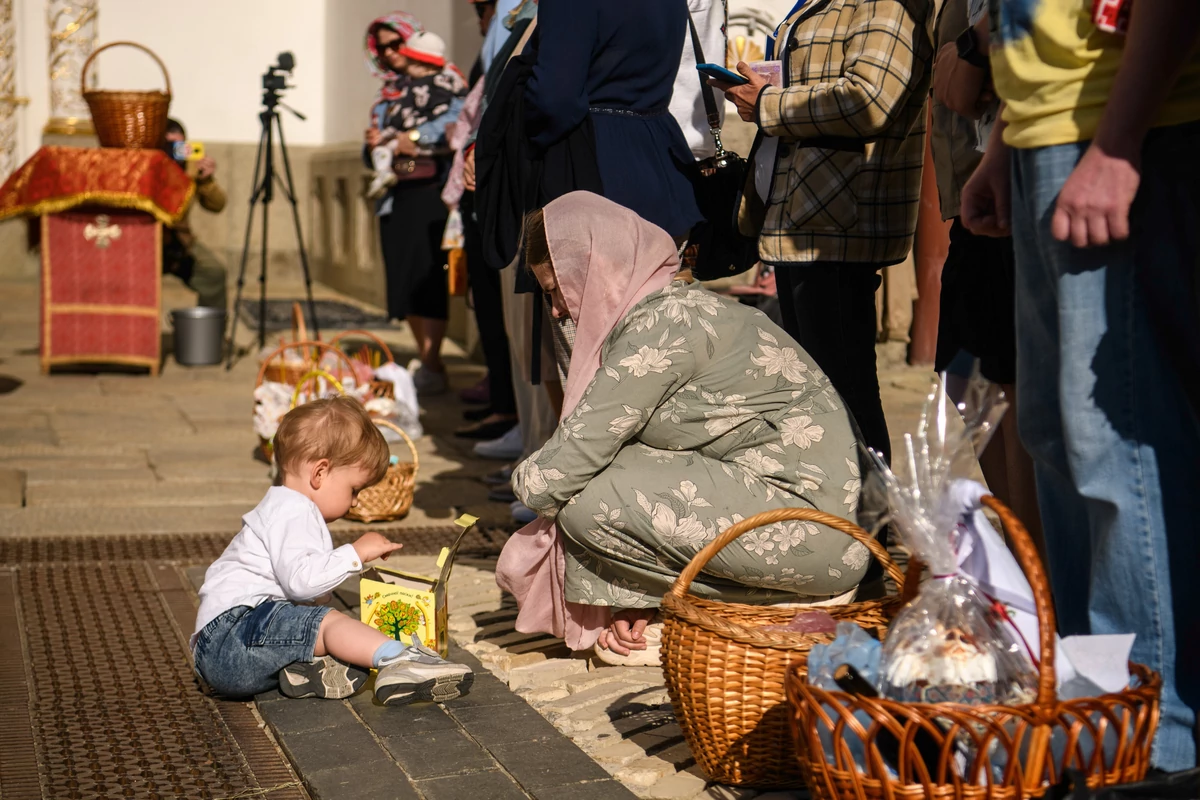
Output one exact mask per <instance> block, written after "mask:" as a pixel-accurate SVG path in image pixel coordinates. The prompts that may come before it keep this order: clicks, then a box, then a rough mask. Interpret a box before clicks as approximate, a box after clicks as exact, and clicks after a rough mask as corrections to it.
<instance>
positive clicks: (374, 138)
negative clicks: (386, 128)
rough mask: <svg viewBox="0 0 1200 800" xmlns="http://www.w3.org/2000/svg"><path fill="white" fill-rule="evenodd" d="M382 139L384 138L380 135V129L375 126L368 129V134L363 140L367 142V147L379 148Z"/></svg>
mask: <svg viewBox="0 0 1200 800" xmlns="http://www.w3.org/2000/svg"><path fill="white" fill-rule="evenodd" d="M381 138H382V136H381V135H380V133H379V128H376V127H375V126H374V125H372V126H371V127H369V128H367V132H366V133H365V134H364V135H363V139H364V140H365V141H366V143H367V147H371V148H374V147H378V146H379V140H380V139H381Z"/></svg>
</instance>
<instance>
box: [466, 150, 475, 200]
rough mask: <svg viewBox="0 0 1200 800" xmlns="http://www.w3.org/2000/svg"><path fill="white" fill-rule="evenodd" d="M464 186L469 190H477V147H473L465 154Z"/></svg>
mask: <svg viewBox="0 0 1200 800" xmlns="http://www.w3.org/2000/svg"><path fill="white" fill-rule="evenodd" d="M463 188H465V189H466V190H467V191H468V192H473V191H475V148H474V147H472V148H471V149H470V150H468V151H467V154H466V155H465V156H463Z"/></svg>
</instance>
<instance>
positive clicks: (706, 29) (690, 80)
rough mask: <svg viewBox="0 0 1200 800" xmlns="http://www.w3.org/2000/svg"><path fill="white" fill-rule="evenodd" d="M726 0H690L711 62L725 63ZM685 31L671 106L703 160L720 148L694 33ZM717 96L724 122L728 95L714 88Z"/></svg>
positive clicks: (697, 156) (692, 11)
mask: <svg viewBox="0 0 1200 800" xmlns="http://www.w3.org/2000/svg"><path fill="white" fill-rule="evenodd" d="M725 1H726V0H688V11H690V12H691V14H692V21H693V22H695V23H696V35H697V36H699V37H700V47H701V48H703V50H704V57H705V58H706V59H708V62H709V63H710V64H721V65H724V64H725V48H726V46H727V45H726V41H725ZM683 33H684V37H683V56H682V58H680V59H679V72H678V73H676V75H675V89H674V91H673V92H672V94H671V104H670V106H669V108H670V111H671V116H673V117H674V118H675V121H676V122H678V123H679V127H681V128H683V135H684V136H685V137H687V143H688V147H690V148H691V150H692V155H693V156H695V157H696V159H697V160H699V159H702V158H708V157H709V156H711V155H713V154H714V153H715V152H717V147H716V144H715V143H714V142H713V137H712V134H711V133H709V131H708V115H707V114H706V113H705V112H704V98H703V97H701V95H700V73H699V72H697V71H696V52H695V50H694V49H693V48H692V35H691V32H690V31H687V30H684V32H683ZM713 97H714V99H715V100H716V102H717V112H718V113H719V114H720V116H721V120H722V121H724V119H725V95H723V94H722V93H721V92H718V91H716V90H714V91H713Z"/></svg>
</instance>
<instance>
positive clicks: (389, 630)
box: [374, 600, 421, 641]
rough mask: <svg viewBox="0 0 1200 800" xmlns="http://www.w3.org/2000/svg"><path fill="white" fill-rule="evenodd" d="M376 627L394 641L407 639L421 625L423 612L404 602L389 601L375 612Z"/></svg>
mask: <svg viewBox="0 0 1200 800" xmlns="http://www.w3.org/2000/svg"><path fill="white" fill-rule="evenodd" d="M374 623H375V627H376V628H377V629H378V630H379V631H380V632H381V633H383V634H384V635H385V636H390V637H391V638H393V639H397V640H401V641H403V640H404V639H407V638H408V637H409V636H411V635H412V634H414V633H416V632H417V629H418V628H419V627H420V625H421V611H420V609H418V608H417V607H416V606H414V605H412V604H410V603H405V602H404V601H403V600H388V601H387V602H385V603H382V604H380V607H379V610H378V611H376V612H375V619H374Z"/></svg>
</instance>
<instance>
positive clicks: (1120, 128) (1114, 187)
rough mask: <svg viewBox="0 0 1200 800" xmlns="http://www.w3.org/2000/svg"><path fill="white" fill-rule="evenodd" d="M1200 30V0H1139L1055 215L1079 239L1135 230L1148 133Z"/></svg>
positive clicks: (1102, 239) (1068, 235)
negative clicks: (1091, 133) (1091, 132)
mask: <svg viewBox="0 0 1200 800" xmlns="http://www.w3.org/2000/svg"><path fill="white" fill-rule="evenodd" d="M1198 36H1200V3H1197V2H1196V0H1141V2H1134V4H1133V8H1132V11H1131V14H1130V19H1129V33H1128V35H1127V36H1126V39H1125V49H1124V52H1123V53H1122V56H1121V67H1120V70H1119V71H1118V72H1117V76H1116V79H1115V80H1114V81H1113V88H1112V93H1111V94H1110V95H1109V98H1108V104H1107V105H1106V106H1105V109H1104V114H1103V116H1102V117H1101V118H1100V125H1099V127H1098V128H1097V130H1096V136H1095V138H1094V139H1093V140H1092V144H1091V146H1090V147H1088V149H1087V152H1086V153H1084V155H1083V158H1082V159H1080V161H1079V164H1078V165H1077V166H1076V167H1075V171H1074V172H1072V173H1071V177H1070V178H1068V179H1067V182H1066V183H1065V184H1063V188H1062V191H1061V192H1060V193H1059V196H1058V206H1057V208H1056V209H1055V211H1054V218H1053V219H1052V221H1051V231H1052V232H1053V234H1054V237H1055V238H1056V239H1059V240H1060V241H1066V240H1068V239H1070V241H1071V243H1072V244H1074V245H1075V246H1076V247H1087V246H1088V245H1095V246H1101V245H1106V244H1108V243H1109V242H1110V241H1112V240H1114V239H1115V240H1121V239H1126V238H1128V237H1129V209H1130V206H1132V205H1133V198H1134V196H1135V195H1136V194H1137V189H1138V184H1139V183H1140V181H1141V163H1142V162H1141V152H1142V144H1143V142H1144V141H1145V138H1146V133H1147V132H1148V131H1149V130H1150V126H1151V124H1152V123H1153V121H1154V120H1155V119H1156V118H1157V117H1158V112H1159V109H1160V108H1162V104H1163V103H1164V102H1166V100H1167V97H1169V96H1170V93H1171V90H1172V89H1173V88H1174V86H1175V82H1176V81H1177V80H1178V78H1179V73H1180V72H1181V71H1182V70H1183V67H1184V65H1185V64H1186V63H1187V60H1188V57H1189V56H1190V55H1191V54H1192V52H1193V49H1194V48H1195V46H1196V40H1197V38H1198Z"/></svg>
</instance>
